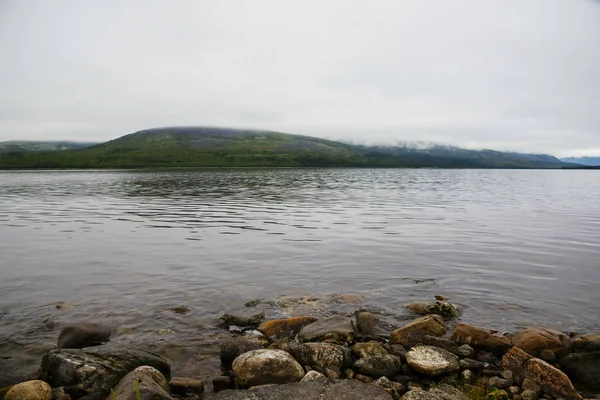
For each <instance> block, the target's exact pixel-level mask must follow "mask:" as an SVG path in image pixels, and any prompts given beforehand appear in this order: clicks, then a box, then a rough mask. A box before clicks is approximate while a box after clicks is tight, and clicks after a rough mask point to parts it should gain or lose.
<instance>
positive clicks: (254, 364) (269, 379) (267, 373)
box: [232, 349, 304, 388]
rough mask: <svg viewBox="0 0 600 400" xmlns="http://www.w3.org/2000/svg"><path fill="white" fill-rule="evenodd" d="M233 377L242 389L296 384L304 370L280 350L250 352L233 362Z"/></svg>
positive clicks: (302, 375)
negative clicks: (274, 384)
mask: <svg viewBox="0 0 600 400" xmlns="http://www.w3.org/2000/svg"><path fill="white" fill-rule="evenodd" d="M232 369H233V376H234V379H235V381H236V382H237V384H238V385H239V386H240V387H242V388H249V387H252V386H258V385H267V384H269V383H276V384H282V383H290V382H298V381H300V380H301V379H302V378H303V377H304V369H303V368H302V366H301V365H300V364H298V362H297V361H296V360H294V358H293V357H292V356H291V355H290V354H289V353H287V352H285V351H282V350H269V349H261V350H252V351H249V352H246V353H243V354H242V355H240V356H239V357H237V358H236V359H235V360H234V361H233V365H232Z"/></svg>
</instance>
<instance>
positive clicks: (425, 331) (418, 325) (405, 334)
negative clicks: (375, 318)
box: [390, 315, 446, 346]
mask: <svg viewBox="0 0 600 400" xmlns="http://www.w3.org/2000/svg"><path fill="white" fill-rule="evenodd" d="M445 333H446V325H445V324H444V320H443V319H442V317H440V316H439V315H428V316H426V317H421V318H418V319H416V320H414V321H411V322H409V323H407V324H406V325H404V326H402V327H400V328H398V329H396V330H395V331H393V332H392V333H391V334H390V343H392V344H394V343H400V344H402V345H403V346H415V345H417V344H421V343H422V342H423V338H424V337H425V336H427V335H429V336H442V335H444V334H445Z"/></svg>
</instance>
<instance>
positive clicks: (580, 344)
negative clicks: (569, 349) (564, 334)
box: [573, 333, 600, 351]
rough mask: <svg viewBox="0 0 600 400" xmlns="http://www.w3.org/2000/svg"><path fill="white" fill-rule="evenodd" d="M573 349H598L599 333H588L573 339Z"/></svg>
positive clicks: (599, 349) (599, 342)
mask: <svg viewBox="0 0 600 400" xmlns="http://www.w3.org/2000/svg"><path fill="white" fill-rule="evenodd" d="M573 348H574V349H575V351H600V334H593V333H588V334H585V335H581V336H577V337H576V338H575V339H574V340H573Z"/></svg>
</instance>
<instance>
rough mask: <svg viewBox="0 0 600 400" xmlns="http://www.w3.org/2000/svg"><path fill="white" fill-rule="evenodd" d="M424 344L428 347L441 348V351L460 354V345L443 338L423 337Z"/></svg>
mask: <svg viewBox="0 0 600 400" xmlns="http://www.w3.org/2000/svg"><path fill="white" fill-rule="evenodd" d="M423 344H425V345H427V346H435V347H439V348H440V349H444V350H448V351H449V352H450V353H453V354H456V353H457V352H458V345H457V344H456V343H454V342H453V341H452V340H448V339H444V338H441V337H436V336H430V335H426V336H424V337H423ZM457 355H458V354H457Z"/></svg>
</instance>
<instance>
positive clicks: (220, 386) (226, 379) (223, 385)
mask: <svg viewBox="0 0 600 400" xmlns="http://www.w3.org/2000/svg"><path fill="white" fill-rule="evenodd" d="M212 386H213V392H215V393H217V392H220V391H221V390H227V389H233V388H235V384H234V382H233V379H231V377H230V376H224V375H221V376H216V377H214V378H213V379H212Z"/></svg>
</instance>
